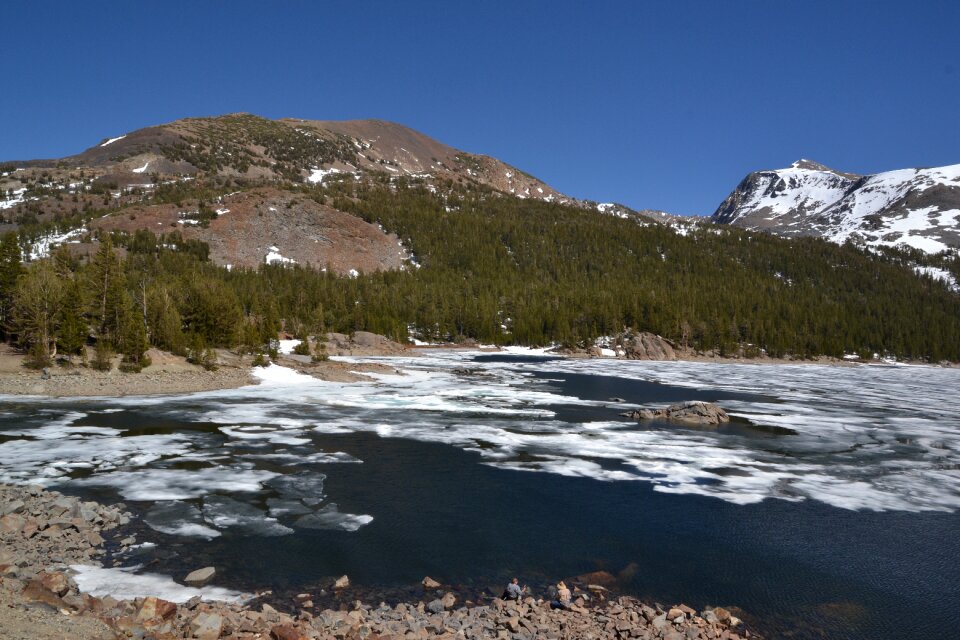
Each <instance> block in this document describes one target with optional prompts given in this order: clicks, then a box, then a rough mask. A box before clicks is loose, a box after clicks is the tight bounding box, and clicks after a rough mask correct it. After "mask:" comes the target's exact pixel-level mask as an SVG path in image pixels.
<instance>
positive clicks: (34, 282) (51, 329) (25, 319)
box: [13, 262, 63, 368]
mask: <svg viewBox="0 0 960 640" xmlns="http://www.w3.org/2000/svg"><path fill="white" fill-rule="evenodd" d="M62 296H63V286H62V284H61V282H60V279H59V278H58V277H57V274H56V273H54V271H53V268H52V267H51V266H50V264H49V263H48V262H41V263H39V264H37V265H36V266H34V267H33V268H32V269H30V270H29V271H27V272H26V273H24V274H23V275H21V276H20V278H18V279H17V286H16V289H15V291H14V296H13V324H14V327H15V328H16V332H17V335H18V336H19V339H20V343H21V344H22V345H23V346H24V347H27V348H28V350H29V353H30V356H31V358H30V364H31V366H35V367H38V368H39V367H46V366H49V365H50V364H51V361H52V358H53V356H55V355H56V338H57V335H56V334H57V319H58V317H59V310H60V300H61V298H62Z"/></svg>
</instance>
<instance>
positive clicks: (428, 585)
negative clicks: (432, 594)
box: [423, 576, 442, 589]
mask: <svg viewBox="0 0 960 640" xmlns="http://www.w3.org/2000/svg"><path fill="white" fill-rule="evenodd" d="M441 586H442V585H441V584H440V583H439V582H437V581H436V580H434V579H433V578H431V577H430V576H427V577H425V578H424V579H423V588H424V589H439V588H440V587H441Z"/></svg>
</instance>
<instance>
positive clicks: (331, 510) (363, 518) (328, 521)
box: [293, 503, 373, 531]
mask: <svg viewBox="0 0 960 640" xmlns="http://www.w3.org/2000/svg"><path fill="white" fill-rule="evenodd" d="M371 522H373V516H367V515H354V514H352V513H341V512H340V509H339V508H338V507H337V505H336V504H335V503H330V504H328V505H325V506H324V507H323V508H321V509H318V510H317V511H316V512H314V513H311V514H309V515H305V516H302V517H300V518H297V520H296V522H294V523H293V526H294V527H296V528H298V529H340V530H343V531H356V530H357V529H359V528H360V527H363V526H366V525H368V524H370V523H371Z"/></svg>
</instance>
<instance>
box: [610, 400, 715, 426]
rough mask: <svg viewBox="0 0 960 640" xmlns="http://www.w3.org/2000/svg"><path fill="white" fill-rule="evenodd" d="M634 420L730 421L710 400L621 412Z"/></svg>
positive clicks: (709, 422)
mask: <svg viewBox="0 0 960 640" xmlns="http://www.w3.org/2000/svg"><path fill="white" fill-rule="evenodd" d="M621 415H624V416H626V417H628V418H633V419H634V420H670V421H673V422H686V423H688V424H721V423H724V422H730V416H729V415H727V412H726V411H724V410H723V409H721V408H720V407H718V406H717V405H715V404H712V403H710V402H701V401H699V400H691V401H689V402H681V403H680V404H672V405H670V406H669V407H664V408H662V409H637V410H636V411H630V412H628V413H624V414H621Z"/></svg>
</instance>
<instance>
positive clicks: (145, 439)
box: [0, 426, 190, 485]
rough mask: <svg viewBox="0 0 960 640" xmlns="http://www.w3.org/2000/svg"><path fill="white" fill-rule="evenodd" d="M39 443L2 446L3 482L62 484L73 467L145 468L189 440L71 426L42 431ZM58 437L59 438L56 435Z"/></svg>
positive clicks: (181, 450)
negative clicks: (123, 434) (96, 430)
mask: <svg viewBox="0 0 960 640" xmlns="http://www.w3.org/2000/svg"><path fill="white" fill-rule="evenodd" d="M40 431H41V432H43V433H42V435H41V437H40V438H39V439H36V440H27V439H20V440H9V441H7V442H3V443H0V480H2V481H5V482H37V483H40V484H47V485H48V484H51V483H54V482H63V481H65V480H66V479H67V476H68V475H69V474H70V472H71V470H72V469H74V468H83V469H92V470H94V471H96V472H97V473H102V472H111V471H113V470H115V469H117V468H118V467H122V466H129V465H145V464H148V463H150V462H152V461H155V460H159V459H160V458H161V457H163V456H164V455H182V454H185V453H187V452H188V451H189V450H190V449H189V443H188V441H189V437H188V436H185V435H181V434H171V435H145V436H132V437H126V438H121V437H116V435H114V434H107V433H105V432H102V431H98V432H97V433H95V434H91V433H87V432H84V431H83V430H73V431H71V427H69V426H62V427H56V428H50V429H47V428H42V429H41V430H40ZM56 434H59V435H56Z"/></svg>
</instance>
